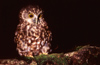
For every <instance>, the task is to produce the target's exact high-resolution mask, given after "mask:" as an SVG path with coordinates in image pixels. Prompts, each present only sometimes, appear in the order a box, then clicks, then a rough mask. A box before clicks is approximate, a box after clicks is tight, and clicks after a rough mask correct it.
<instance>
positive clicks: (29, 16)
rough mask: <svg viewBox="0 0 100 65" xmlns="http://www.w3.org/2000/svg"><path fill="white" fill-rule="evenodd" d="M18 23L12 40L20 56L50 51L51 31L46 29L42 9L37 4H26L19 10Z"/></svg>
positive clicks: (30, 55) (31, 55)
mask: <svg viewBox="0 0 100 65" xmlns="http://www.w3.org/2000/svg"><path fill="white" fill-rule="evenodd" d="M19 18H20V23H19V24H18V26H17V30H16V32H15V37H14V41H15V42H16V43H17V50H18V53H19V55H20V56H27V57H33V56H34V55H39V54H48V53H49V52H51V49H50V47H51V44H50V41H51V40H52V36H51V34H52V33H51V31H49V30H48V26H47V23H46V21H45V20H44V18H43V12H42V10H41V9H40V8H39V7H38V6H37V7H34V6H27V7H26V8H23V9H22V10H21V11H20V14H19Z"/></svg>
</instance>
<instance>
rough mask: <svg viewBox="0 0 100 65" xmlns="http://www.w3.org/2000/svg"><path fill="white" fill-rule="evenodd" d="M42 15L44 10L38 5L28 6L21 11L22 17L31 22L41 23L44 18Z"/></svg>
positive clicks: (24, 20)
mask: <svg viewBox="0 0 100 65" xmlns="http://www.w3.org/2000/svg"><path fill="white" fill-rule="evenodd" d="M42 15H43V13H42V10H41V9H39V7H38V6H36V7H34V6H27V7H25V8H23V9H22V10H21V11H20V19H21V20H23V22H28V23H31V24H39V23H40V22H41V20H43V16H42Z"/></svg>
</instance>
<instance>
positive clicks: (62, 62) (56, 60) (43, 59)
mask: <svg viewBox="0 0 100 65" xmlns="http://www.w3.org/2000/svg"><path fill="white" fill-rule="evenodd" d="M34 60H35V61H37V63H38V64H39V65H43V64H44V63H49V62H50V63H53V64H56V65H67V60H66V57H64V56H63V54H56V53H55V54H49V55H40V56H35V57H34Z"/></svg>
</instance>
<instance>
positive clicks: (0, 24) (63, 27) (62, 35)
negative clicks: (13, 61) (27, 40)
mask: <svg viewBox="0 0 100 65" xmlns="http://www.w3.org/2000/svg"><path fill="white" fill-rule="evenodd" d="M30 4H35V5H38V6H39V7H40V8H42V9H43V11H44V18H45V20H46V21H47V23H48V26H49V28H50V30H51V31H52V34H53V41H52V43H51V44H52V49H53V52H68V51H72V49H73V48H74V47H75V46H78V45H87V44H90V45H95V46H100V3H99V1H98V0H84V1H82V0H81V1H80V0H46V1H44V0H5V1H1V2H0V58H14V57H17V56H19V55H18V53H17V51H16V43H14V41H13V39H14V33H15V30H16V27H17V25H18V23H19V17H18V15H19V11H20V9H21V8H23V7H24V6H26V5H30ZM56 48H57V49H56Z"/></svg>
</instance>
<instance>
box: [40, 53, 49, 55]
mask: <svg viewBox="0 0 100 65" xmlns="http://www.w3.org/2000/svg"><path fill="white" fill-rule="evenodd" d="M42 54H44V55H48V53H39V55H42Z"/></svg>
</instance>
